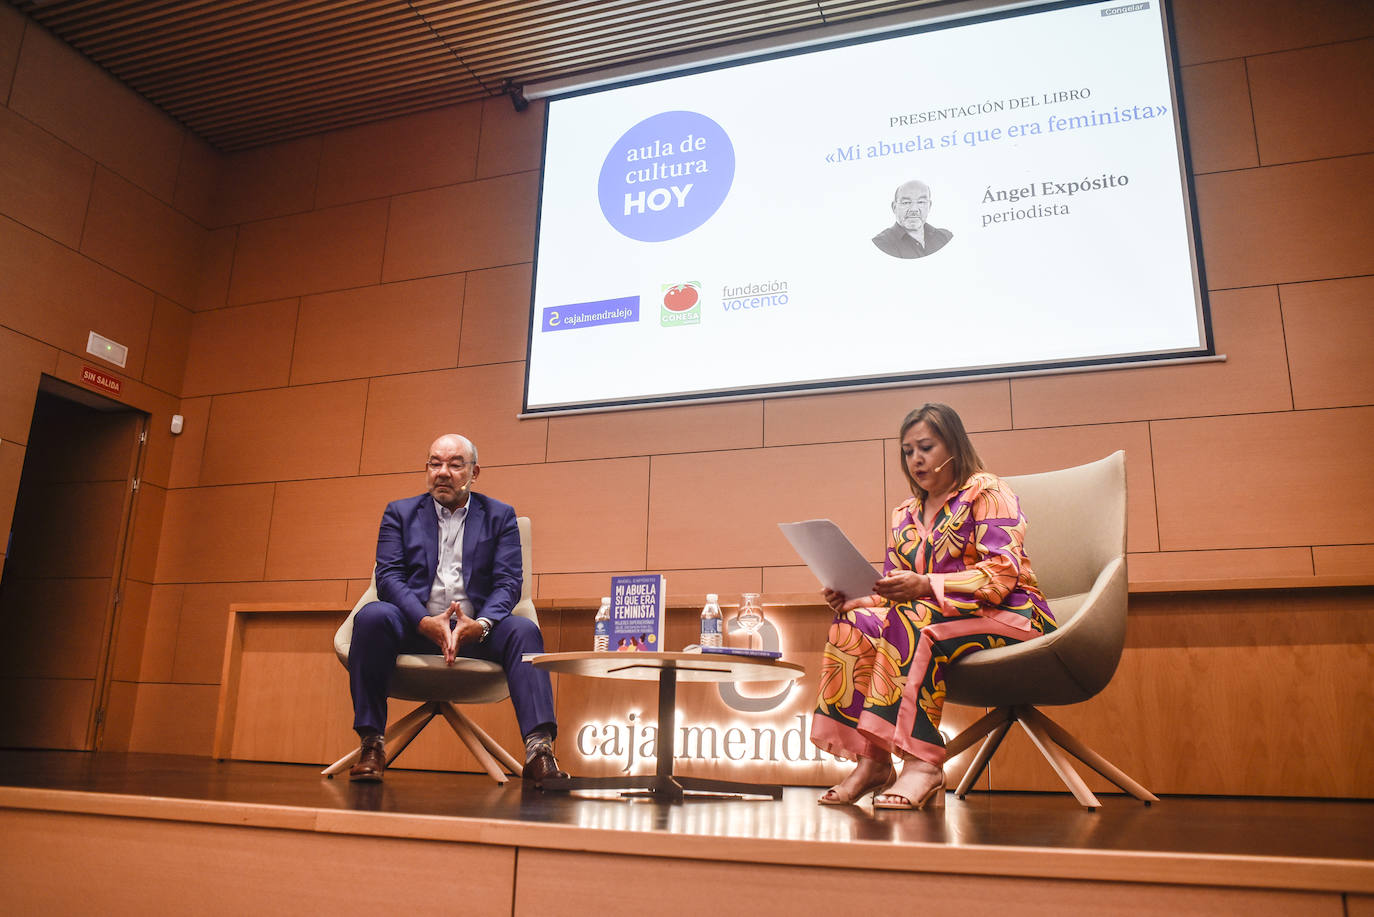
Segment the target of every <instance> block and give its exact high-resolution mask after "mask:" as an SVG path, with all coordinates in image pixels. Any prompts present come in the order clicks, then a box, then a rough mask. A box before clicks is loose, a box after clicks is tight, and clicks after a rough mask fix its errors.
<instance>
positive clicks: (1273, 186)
mask: <svg viewBox="0 0 1374 917" xmlns="http://www.w3.org/2000/svg"><path fill="white" fill-rule="evenodd" d="M1372 183H1374V155H1366V156H1351V157H1347V158H1343V159H1328V160H1318V161H1315V162H1304V163H1298V164H1294V165H1283V166H1272V167H1269V168H1264V169H1243V170H1241V171H1238V172H1219V173H1216V174H1212V175H1200V176H1198V179H1197V182H1196V188H1197V212H1198V219H1199V221H1200V222H1201V224H1202V252H1203V257H1204V258H1205V259H1206V262H1207V283H1208V285H1209V286H1211V287H1212V288H1213V289H1225V288H1228V287H1250V286H1258V285H1259V284H1264V283H1297V282H1300V281H1305V280H1321V279H1323V278H1326V277H1348V276H1354V275H1357V274H1370V273H1374V249H1372V248H1371V247H1370V245H1369V239H1370V238H1371V237H1372V236H1374V211H1371V210H1370V208H1368V207H1366V206H1364V200H1365V196H1364V195H1362V194H1360V193H1359V192H1358V190H1357V189H1361V188H1368V187H1370V185H1371V184H1372ZM1258 202H1262V204H1259V203H1258ZM1257 207H1258V208H1259V211H1262V212H1263V213H1265V214H1272V215H1273V220H1272V221H1271V220H1267V219H1262V218H1261V217H1260V214H1259V212H1257Z"/></svg>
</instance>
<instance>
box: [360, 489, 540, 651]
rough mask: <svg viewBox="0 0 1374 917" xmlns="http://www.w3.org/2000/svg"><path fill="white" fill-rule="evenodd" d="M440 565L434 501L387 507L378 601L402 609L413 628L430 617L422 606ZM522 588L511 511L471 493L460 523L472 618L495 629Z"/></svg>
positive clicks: (380, 549) (380, 548) (381, 537)
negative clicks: (482, 620) (493, 625)
mask: <svg viewBox="0 0 1374 917" xmlns="http://www.w3.org/2000/svg"><path fill="white" fill-rule="evenodd" d="M438 563H439V517H438V515H437V514H436V513H435V512H434V498H433V497H431V496H430V495H429V494H427V493H426V494H421V495H420V496H418V497H411V498H409V499H406V500H396V501H394V502H392V503H389V504H387V507H386V510H385V511H384V512H383V513H382V527H381V532H380V533H379V534H378V536H377V597H378V598H380V599H381V600H382V601H384V602H390V603H391V604H393V605H395V606H396V607H397V608H399V609H401V613H402V614H404V615H405V616H406V619H407V620H408V621H409V622H410V625H411V627H416V626H418V625H419V623H420V619H421V618H423V617H424V616H425V615H426V614H428V611H427V610H426V608H425V605H426V604H427V603H428V602H429V590H430V587H431V586H433V585H434V571H435V569H436V567H437V566H438ZM523 582H524V577H523V571H522V567H521V558H520V527H519V526H518V525H517V524H516V521H515V510H514V509H513V508H511V506H510V505H509V504H506V503H502V502H501V501H500V500H493V499H492V498H491V497H488V496H486V495H484V494H479V493H470V494H469V495H468V516H467V520H466V521H465V522H464V523H463V585H464V586H465V587H466V589H467V593H468V599H469V600H470V601H471V602H472V604H473V607H474V608H475V612H474V614H473V617H479V616H480V617H483V618H487V619H488V620H490V621H491V623H492V624H496V623H497V622H498V621H500V620H501V619H502V618H504V617H506V616H507V615H509V614H510V611H511V609H512V608H514V607H515V603H516V602H518V601H519V600H520V589H521V586H522V584H523Z"/></svg>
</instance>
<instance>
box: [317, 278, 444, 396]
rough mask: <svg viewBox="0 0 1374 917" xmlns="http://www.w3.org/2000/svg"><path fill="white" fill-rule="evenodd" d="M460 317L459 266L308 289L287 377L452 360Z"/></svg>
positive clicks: (377, 371)
mask: <svg viewBox="0 0 1374 917" xmlns="http://www.w3.org/2000/svg"><path fill="white" fill-rule="evenodd" d="M462 323H463V275H462V274H449V275H446V276H443V277H427V278H425V279H423V280H410V281H405V282H403V283H388V284H383V285H381V286H372V287H360V288H359V289H356V290H345V291H342V292H338V293H322V294H319V295H316V296H306V297H304V298H303V299H302V300H301V306H300V318H299V320H298V322H297V326H296V347H295V351H294V352H293V353H292V356H291V384H292V385H302V384H305V383H310V382H328V381H332V380H334V379H358V378H362V377H364V376H382V375H386V374H388V373H412V372H417V371H419V370H426V369H446V368H448V367H450V366H456V365H457V363H458V343H459V337H458V332H459V329H460V328H461V327H462Z"/></svg>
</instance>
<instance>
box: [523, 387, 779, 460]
mask: <svg viewBox="0 0 1374 917" xmlns="http://www.w3.org/2000/svg"><path fill="white" fill-rule="evenodd" d="M548 424H549V454H548V460H549V461H551V462H563V461H569V460H574V459H585V458H611V457H614V456H622V455H664V454H667V453H673V452H711V451H715V450H719V449H748V448H757V447H759V446H761V445H763V402H761V401H731V402H728V403H725V404H709V405H683V406H681V407H670V408H646V409H644V410H639V411H625V412H619V413H598V414H573V415H569V416H566V417H551V418H549V421H548Z"/></svg>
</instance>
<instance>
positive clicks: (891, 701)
mask: <svg viewBox="0 0 1374 917" xmlns="http://www.w3.org/2000/svg"><path fill="white" fill-rule="evenodd" d="M923 510H924V507H923V505H922V502H921V500H920V499H918V498H916V497H912V498H911V499H909V500H907V501H905V502H904V503H902V504H901V505H900V506H898V507H897V508H896V509H894V510H893V511H892V531H891V533H890V540H889V543H888V549H887V560H886V562H885V563H884V564H883V575H884V576H886V575H888V574H889V573H892V572H893V571H895V570H912V571H915V572H916V573H923V574H927V575H928V576H929V577H930V584H931V588H932V589H933V591H934V593H935V594H934V596H926V597H924V598H919V599H916V600H915V601H911V602H899V603H895V604H893V603H889V602H888V600H886V599H884V598H882V597H881V596H877V595H873V596H868V597H867V602H868V604H867V605H865V606H863V607H858V608H854V609H852V610H851V611H846V612H840V613H839V614H837V615H836V616H835V620H834V621H833V622H832V623H831V625H830V631H829V634H828V636H827V641H828V642H827V643H826V645H825V653H824V656H823V658H822V662H821V684H820V692H819V697H818V698H817V702H816V715H815V717H814V718H813V719H812V722H811V741H812V742H813V743H815V744H816V745H818V746H820V747H821V748H823V749H825V750H826V751H829V752H831V753H833V754H835V755H838V756H839V757H841V758H848V759H854V758H856V757H858V756H860V755H862V756H864V757H869V758H876V757H881V756H883V755H884V754H891V753H896V754H898V755H900V756H901V757H903V758H921V759H923V760H925V761H929V762H930V763H931V764H934V765H936V766H937V767H938V766H941V765H943V764H944V761H945V741H944V738H943V737H941V735H940V732H939V726H940V716H941V714H942V712H943V710H944V703H945V666H946V665H948V664H949V663H950V662H952V661H954V660H956V659H959V658H961V657H963V656H964V655H966V654H967V653H973V652H977V651H978V650H982V649H989V648H991V647H994V646H1007V645H1010V644H1013V643H1021V642H1023V641H1025V640H1029V639H1031V638H1033V637H1038V636H1040V635H1041V634H1045V633H1049V632H1050V631H1052V630H1054V628H1055V623H1054V616H1053V615H1052V614H1051V613H1050V607H1049V605H1048V604H1046V602H1045V597H1044V596H1043V595H1042V594H1041V593H1040V587H1039V585H1038V583H1037V582H1036V579H1035V573H1034V572H1033V571H1032V570H1031V565H1030V560H1029V559H1028V558H1027V557H1026V553H1025V550H1024V549H1023V547H1022V542H1023V540H1024V538H1025V532H1026V518H1025V516H1023V515H1022V514H1021V505H1020V502H1019V501H1018V500H1017V499H1016V494H1014V493H1012V491H1011V488H1010V487H1008V486H1007V485H1006V484H1005V483H1003V482H1002V480H1001V479H1000V478H998V477H997V476H996V475H993V474H989V473H988V472H985V471H979V472H976V473H975V474H973V475H970V476H969V478H968V480H967V481H965V482H964V485H963V487H961V488H960V489H959V490H957V491H955V493H954V495H953V496H951V497H950V498H949V499H948V500H947V501H946V502H945V505H944V506H943V507H941V508H940V510H939V512H938V513H936V515H935V519H934V521H933V524H932V526H931V527H930V528H929V529H927V528H926V526H925V524H924V523H923V522H922V521H921V516H922V512H923Z"/></svg>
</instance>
